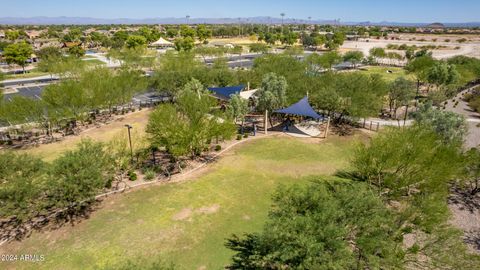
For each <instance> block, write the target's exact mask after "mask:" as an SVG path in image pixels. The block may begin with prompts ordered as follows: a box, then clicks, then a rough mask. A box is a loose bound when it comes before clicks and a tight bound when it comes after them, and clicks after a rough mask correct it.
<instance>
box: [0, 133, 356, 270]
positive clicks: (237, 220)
mask: <svg viewBox="0 0 480 270" xmlns="http://www.w3.org/2000/svg"><path fill="white" fill-rule="evenodd" d="M361 138H362V137H360V135H356V136H355V137H348V138H347V137H331V138H329V139H328V140H326V141H323V142H319V141H313V142H312V141H310V140H307V141H305V140H300V139H294V138H287V137H272V138H264V139H259V140H255V141H252V142H246V143H245V144H242V145H239V146H237V147H236V148H234V150H231V151H229V152H228V153H226V155H225V156H224V157H222V158H221V159H220V160H219V161H218V162H217V163H215V164H213V165H210V166H211V167H209V168H208V169H207V171H205V172H204V173H202V174H201V176H196V179H192V181H185V182H182V183H172V184H167V185H160V186H150V187H147V188H143V189H139V190H135V191H132V192H129V193H126V194H122V195H116V196H113V197H112V198H109V199H107V200H105V201H104V202H102V204H101V205H100V209H98V210H97V211H96V212H94V213H93V214H92V215H91V217H90V218H89V219H88V220H84V221H82V222H81V223H79V224H77V225H75V226H70V225H67V226H64V227H63V228H61V229H58V230H56V231H47V232H41V233H38V232H36V233H33V234H32V236H31V237H30V238H28V239H26V240H24V241H22V242H18V243H11V244H8V245H7V246H4V247H1V248H0V253H2V254H43V255H45V261H44V262H41V263H36V264H33V263H25V262H18V263H16V264H4V263H3V264H4V266H6V268H12V269H92V268H95V267H102V266H105V265H111V264H115V263H119V262H123V261H125V260H126V259H127V258H131V259H139V258H147V259H148V258H151V257H154V256H160V257H161V258H163V259H164V260H165V261H167V262H173V263H174V264H175V265H176V266H178V268H179V269H223V266H224V265H226V264H227V263H228V262H229V260H230V257H231V255H232V252H231V251H229V250H228V249H227V248H225V247H224V243H225V238H227V237H229V236H230V235H231V234H233V233H236V234H242V233H244V232H254V231H259V230H261V228H262V225H263V223H264V221H265V219H266V216H267V212H268V209H269V207H270V204H271V200H270V198H271V194H272V192H273V191H274V190H275V188H276V187H277V186H278V185H279V184H285V185H291V184H294V183H299V184H303V183H306V182H307V181H309V180H311V179H315V178H318V177H319V176H321V175H324V176H326V175H331V174H333V173H334V172H335V171H336V170H337V169H340V168H346V166H347V165H348V158H349V156H351V153H352V150H353V148H354V145H356V142H358V141H359V140H360V139H361ZM1 264H2V262H0V265H1Z"/></svg>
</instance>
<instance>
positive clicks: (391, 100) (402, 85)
mask: <svg viewBox="0 0 480 270" xmlns="http://www.w3.org/2000/svg"><path fill="white" fill-rule="evenodd" d="M414 97H415V85H414V84H413V82H412V81H410V80H407V79H405V78H404V77H398V78H397V79H395V81H393V82H391V83H390V85H389V90H388V106H389V108H390V113H392V111H393V115H394V118H396V116H397V110H398V108H400V107H401V106H404V105H407V104H408V102H410V101H411V100H412V99H413V98H414Z"/></svg>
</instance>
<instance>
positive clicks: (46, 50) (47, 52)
mask: <svg viewBox="0 0 480 270" xmlns="http://www.w3.org/2000/svg"><path fill="white" fill-rule="evenodd" d="M37 56H38V57H39V58H40V60H46V59H49V58H56V59H58V58H60V57H62V52H61V51H60V49H58V48H57V47H53V46H49V47H43V48H41V49H40V50H39V51H38V52H37Z"/></svg>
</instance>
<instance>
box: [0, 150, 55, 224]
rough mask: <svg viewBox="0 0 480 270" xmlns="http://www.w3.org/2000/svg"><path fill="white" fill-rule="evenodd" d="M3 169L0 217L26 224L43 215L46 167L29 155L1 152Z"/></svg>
mask: <svg viewBox="0 0 480 270" xmlns="http://www.w3.org/2000/svg"><path fill="white" fill-rule="evenodd" d="M0 167H1V168H2V170H0V183H1V185H0V202H1V203H0V213H1V214H0V216H1V217H2V218H11V217H15V218H17V219H19V220H20V221H25V220H27V219H29V218H31V217H33V216H35V215H36V214H38V213H40V212H42V208H41V204H40V203H39V198H40V197H41V196H43V194H42V193H43V192H44V190H43V185H44V184H45V181H46V178H45V177H44V176H45V171H46V170H45V168H46V167H47V165H46V164H44V162H42V160H41V159H39V158H36V157H32V156H30V155H27V154H16V153H13V152H1V153H0Z"/></svg>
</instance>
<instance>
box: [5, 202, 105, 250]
mask: <svg viewBox="0 0 480 270" xmlns="http://www.w3.org/2000/svg"><path fill="white" fill-rule="evenodd" d="M99 202H100V201H99V200H94V201H91V202H88V203H84V204H82V205H79V206H76V207H69V208H66V209H64V210H62V211H55V212H52V213H48V214H42V215H38V216H36V217H34V218H32V219H30V220H28V221H24V220H20V219H18V218H11V219H8V220H2V221H0V242H1V241H4V240H6V241H12V240H16V241H22V240H24V239H26V238H28V237H30V235H31V234H32V233H33V232H34V231H39V232H41V231H53V230H57V229H59V228H61V227H63V226H65V225H68V224H70V226H75V225H76V224H78V223H80V222H82V221H83V220H86V219H88V218H90V214H91V213H92V212H93V211H96V210H97V209H98V208H99V206H100V204H99Z"/></svg>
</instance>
